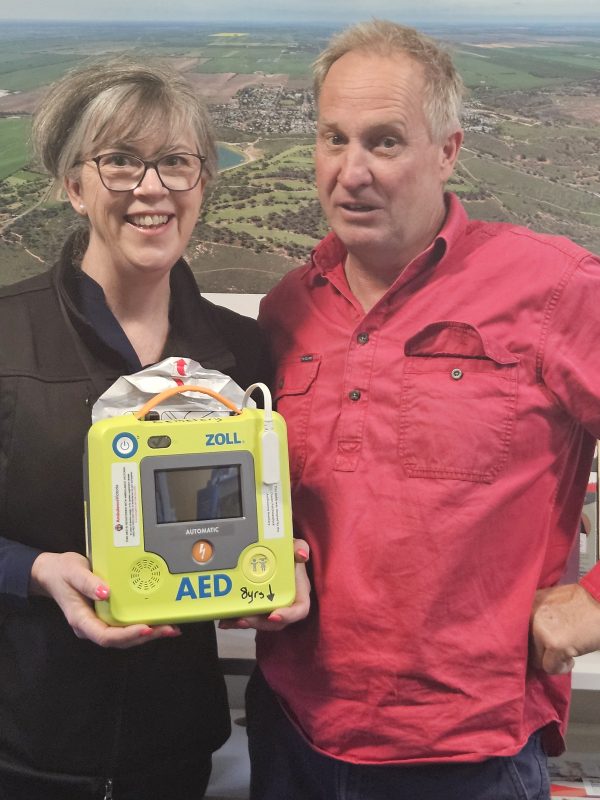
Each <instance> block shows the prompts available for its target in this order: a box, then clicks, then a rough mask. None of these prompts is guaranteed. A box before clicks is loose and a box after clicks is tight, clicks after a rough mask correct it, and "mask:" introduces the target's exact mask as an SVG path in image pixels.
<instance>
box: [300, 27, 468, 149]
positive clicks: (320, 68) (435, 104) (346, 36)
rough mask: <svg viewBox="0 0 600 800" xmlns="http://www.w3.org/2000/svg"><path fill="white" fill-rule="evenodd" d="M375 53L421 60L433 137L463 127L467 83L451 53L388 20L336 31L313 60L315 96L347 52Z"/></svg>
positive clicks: (429, 39) (436, 137)
mask: <svg viewBox="0 0 600 800" xmlns="http://www.w3.org/2000/svg"><path fill="white" fill-rule="evenodd" d="M351 51H361V52H364V53H367V54H369V55H375V56H394V55H406V56H408V57H410V58H412V59H413V60H414V61H416V62H417V63H419V64H420V65H421V66H422V68H423V75H424V78H425V99H424V104H423V110H424V112H425V116H426V118H427V121H428V123H429V128H430V134H431V137H432V139H433V140H435V141H441V140H442V139H444V138H445V137H446V136H448V135H449V134H450V133H452V132H453V131H455V130H458V129H459V128H460V116H461V109H462V98H463V93H464V84H463V82H462V78H461V77H460V75H459V74H458V72H457V70H456V68H455V66H454V64H453V63H452V58H451V57H450V54H449V53H448V52H447V51H446V50H444V49H443V48H442V47H441V46H440V45H439V44H437V42H435V41H434V40H433V39H431V38H429V36H425V35H424V34H422V33H420V32H419V31H417V30H415V29H414V28H408V27H406V26H405V25H398V24H397V23H395V22H390V21H388V20H381V19H373V20H371V21H370V22H360V23H358V24H357V25H352V26H351V27H349V28H346V29H345V30H343V31H341V33H338V34H336V35H335V36H334V37H333V38H332V39H331V41H330V43H329V45H328V46H327V48H326V49H325V50H324V51H323V52H322V53H321V55H320V56H319V57H318V58H317V60H316V61H315V62H314V64H313V75H314V91H315V100H316V101H317V102H318V99H319V95H320V93H321V89H322V87H323V83H324V81H325V78H326V77H327V73H328V72H329V70H330V68H331V66H332V65H333V64H334V63H335V62H336V61H337V60H338V58H341V57H342V56H343V55H345V54H346V53H349V52H351Z"/></svg>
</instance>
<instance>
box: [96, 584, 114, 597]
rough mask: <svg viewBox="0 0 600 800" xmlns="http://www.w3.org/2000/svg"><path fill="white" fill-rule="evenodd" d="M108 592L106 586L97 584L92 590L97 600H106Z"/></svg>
mask: <svg viewBox="0 0 600 800" xmlns="http://www.w3.org/2000/svg"><path fill="white" fill-rule="evenodd" d="M109 593H110V592H109V588H108V586H102V585H100V586H97V587H96V591H95V592H94V594H95V595H96V597H97V598H98V600H106V598H107V597H108V595H109Z"/></svg>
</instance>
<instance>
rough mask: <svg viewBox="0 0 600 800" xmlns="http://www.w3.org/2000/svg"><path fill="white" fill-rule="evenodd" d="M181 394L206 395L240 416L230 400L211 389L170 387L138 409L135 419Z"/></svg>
mask: <svg viewBox="0 0 600 800" xmlns="http://www.w3.org/2000/svg"><path fill="white" fill-rule="evenodd" d="M181 392H202V394H208V395H210V397H214V398H215V399H217V400H218V401H219V402H221V403H222V404H223V405H224V406H226V407H227V408H228V409H229V410H230V411H234V412H235V413H236V414H241V413H242V412H241V410H240V409H239V408H238V407H237V406H236V405H234V404H233V403H232V402H231V401H230V400H228V399H227V398H226V397H223V395H222V394H219V393H218V392H213V390H212V389H206V388H204V387H203V386H172V387H171V388H170V389H165V390H164V391H163V392H159V394H156V395H154V397H152V398H151V399H150V400H148V402H147V403H146V404H145V405H144V406H142V408H140V410H139V411H136V412H135V415H134V416H135V417H136V419H143V418H144V417H145V416H146V414H147V413H148V412H149V411H152V409H153V408H154V407H155V406H157V405H158V404H159V403H162V401H163V400H166V399H167V398H168V397H173V395H175V394H181Z"/></svg>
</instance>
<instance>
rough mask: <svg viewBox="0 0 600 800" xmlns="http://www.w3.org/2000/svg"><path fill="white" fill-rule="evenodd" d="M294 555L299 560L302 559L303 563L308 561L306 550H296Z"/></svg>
mask: <svg viewBox="0 0 600 800" xmlns="http://www.w3.org/2000/svg"><path fill="white" fill-rule="evenodd" d="M296 553H297V554H298V555H299V556H300V558H303V559H304V560H305V561H308V553H307V552H306V550H296Z"/></svg>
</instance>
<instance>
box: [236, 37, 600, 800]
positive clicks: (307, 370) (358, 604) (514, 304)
mask: <svg viewBox="0 0 600 800" xmlns="http://www.w3.org/2000/svg"><path fill="white" fill-rule="evenodd" d="M461 91H462V87H461V81H460V78H459V77H458V75H457V73H456V72H455V69H454V67H453V65H452V63H451V60H450V58H449V57H448V56H447V55H446V54H445V53H444V52H443V51H442V50H440V48H439V47H438V46H437V45H436V44H435V43H434V42H432V41H431V40H429V39H427V38H426V37H423V36H421V35H420V34H418V33H417V32H416V31H413V30H411V29H408V28H404V27H401V26H398V25H395V24H392V23H387V22H381V21H373V22H370V23H366V24H362V25H358V26H356V27H354V28H350V29H349V30H347V31H345V32H343V33H342V34H341V35H340V36H339V37H337V38H336V39H334V41H333V42H332V44H331V45H330V47H329V48H328V49H327V50H326V51H325V52H324V53H323V54H322V55H321V56H320V58H319V59H318V61H317V63H316V94H317V98H318V108H319V114H318V127H317V144H316V178H317V187H318V193H319V198H320V201H321V204H322V206H323V209H324V211H325V214H326V215H327V218H328V221H329V223H330V226H331V228H332V231H333V232H332V233H331V234H329V235H328V236H327V237H326V238H325V239H324V240H323V241H322V242H321V243H320V244H319V245H318V246H317V248H316V249H315V251H314V253H313V255H312V259H311V261H310V263H309V264H307V265H306V266H304V267H302V268H300V269H297V270H295V271H293V272H291V273H290V274H289V275H287V276H286V277H285V278H284V279H283V281H282V282H281V283H280V284H279V285H278V286H277V287H276V288H275V289H274V290H273V291H272V292H271V293H270V294H269V296H268V297H267V298H266V300H265V301H264V302H263V305H262V309H261V316H260V319H261V322H262V325H263V327H264V329H265V330H266V332H267V333H268V335H269V338H270V341H271V344H272V348H273V353H274V356H275V363H276V366H277V373H276V378H275V391H276V396H277V399H278V409H279V411H280V412H281V413H282V414H283V415H284V416H285V417H286V419H287V422H288V430H289V439H290V448H291V470H292V479H293V484H294V495H293V503H294V512H295V517H296V526H297V530H298V535H301V536H303V537H304V538H305V539H306V540H307V541H308V542H309V543H310V547H311V562H310V564H311V569H312V581H313V589H314V595H313V598H314V600H313V604H312V609H311V612H310V615H309V616H308V617H307V619H305V620H304V621H302V622H299V623H298V624H297V625H295V626H290V627H288V628H287V629H286V630H284V631H282V632H280V633H277V634H272V633H271V634H265V633H263V634H259V639H258V659H259V665H260V669H261V671H262V675H261V673H258V674H257V675H255V676H254V678H253V679H252V681H251V684H250V686H249V691H248V715H249V736H250V749H251V757H252V765H253V776H252V797H253V800H283V799H284V798H285V800H335V799H336V798H351V799H352V800H359V799H360V800H383V799H384V798H385V800H391V799H392V798H411V800H412V798H415V799H416V800H424V798H432V799H433V798H435V800H454V799H456V800H458V799H459V798H460V800H465V799H466V798H468V800H488V799H489V800H491V798H494V800H508V798H511V800H512V798H534V797H535V798H545V797H548V777H547V771H546V764H545V758H546V756H545V754H546V753H556V752H559V751H560V750H561V748H562V746H563V745H562V735H563V733H564V727H565V721H566V717H567V711H568V701H569V682H570V678H569V675H568V674H567V673H568V672H569V671H570V670H571V668H572V666H573V657H574V656H576V655H578V654H581V653H584V652H588V651H591V650H593V649H596V648H598V647H600V602H598V600H600V569H598V568H597V569H595V570H593V571H592V572H591V573H590V574H589V575H588V576H587V577H586V578H585V579H584V580H582V581H581V584H580V585H574V586H560V587H557V586H556V583H557V581H558V580H559V579H560V577H561V574H562V572H563V569H564V566H565V562H566V559H567V556H568V554H569V552H570V550H571V547H572V544H573V541H574V537H575V535H576V532H577V530H578V522H579V516H580V512H581V505H582V502H583V498H584V494H585V490H586V485H587V480H588V476H589V470H590V465H591V460H592V453H593V449H594V439H595V437H598V436H600V350H599V348H598V347H597V342H598V340H599V338H600V306H599V304H598V298H599V297H600V261H599V259H598V258H596V257H594V256H593V255H591V254H590V253H588V252H586V251H584V250H583V249H582V248H580V247H578V246H576V245H575V244H573V243H571V242H569V241H568V240H566V239H562V238H557V237H556V238H555V237H549V236H540V235H537V234H535V233H532V232H530V231H528V230H526V229H524V228H520V227H516V226H514V225H508V224H487V223H482V222H474V221H469V220H468V219H467V216H466V213H465V211H464V209H463V208H462V206H461V204H460V202H459V200H458V199H457V197H456V196H453V195H445V194H444V186H445V183H446V182H447V180H448V179H449V177H450V175H451V174H452V171H453V168H454V166H455V164H456V160H457V157H458V153H459V150H460V146H461V143H462V138H463V134H462V131H461V129H460V123H459V111H460V98H461ZM262 676H264V679H263V677H262Z"/></svg>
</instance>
